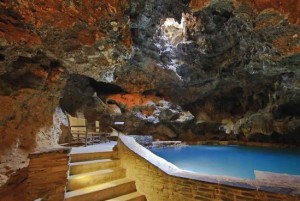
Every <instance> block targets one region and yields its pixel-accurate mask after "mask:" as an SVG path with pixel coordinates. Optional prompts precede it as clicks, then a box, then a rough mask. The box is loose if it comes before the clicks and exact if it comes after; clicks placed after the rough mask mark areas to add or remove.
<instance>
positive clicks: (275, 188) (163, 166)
mask: <svg viewBox="0 0 300 201" xmlns="http://www.w3.org/2000/svg"><path fill="white" fill-rule="evenodd" d="M118 143H122V144H124V145H125V146H126V147H127V148H128V149H130V150H131V151H132V152H134V153H135V154H137V155H138V156H140V157H141V158H143V159H144V160H146V161H148V162H149V163H151V164H152V165H154V166H155V167H157V168H159V169H160V170H161V171H163V172H164V173H166V174H167V175H170V176H174V177H179V178H185V179H191V180H195V181H200V182H206V183H211V184H217V185H224V186H228V187H233V188H241V189H248V190H257V191H265V192H271V193H276V194H286V195H291V196H297V197H298V198H300V192H299V191H297V189H295V188H292V187H287V186H279V185H272V184H270V183H266V182H264V181H260V180H251V179H242V178H236V177H229V176H217V175H204V174H200V173H195V172H190V171H186V170H182V169H180V168H178V167H177V166H175V165H174V164H172V163H170V162H168V161H166V160H165V159H163V158H161V157H159V156H157V155H155V154H154V153H152V152H151V151H150V150H148V149H146V148H145V147H143V146H142V145H140V144H138V143H137V142H136V141H135V139H134V138H133V137H130V136H127V135H123V134H120V136H119V142H118Z"/></svg>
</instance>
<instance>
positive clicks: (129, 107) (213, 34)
mask: <svg viewBox="0 0 300 201" xmlns="http://www.w3.org/2000/svg"><path fill="white" fill-rule="evenodd" d="M299 13H300V11H299V1H297V0H286V1H284V2H281V3H279V2H276V1H269V0H259V1H240V0H232V1H231V0H228V1H221V0H217V1H211V0H206V1H200V0H191V1H181V0H175V1H174V0H173V1H169V0H158V1H154V0H132V1H131V2H129V1H123V0H113V1H81V0H73V1H61V0H59V1H55V2H54V1H39V0H36V1H30V2H24V1H8V0H7V1H6V0H4V1H1V2H0V17H1V21H0V103H1V107H0V150H1V156H0V157H1V164H0V176H1V178H2V179H1V181H2V180H6V179H4V178H7V176H9V175H11V174H12V173H13V172H14V170H16V169H17V168H19V167H22V166H26V163H27V162H26V160H27V159H26V154H27V153H28V152H30V151H33V150H34V149H38V148H42V147H47V146H55V145H57V143H58V139H60V142H61V143H62V142H65V141H66V139H67V138H66V135H67V133H66V132H67V129H66V126H65V125H66V123H65V120H66V119H65V116H64V113H63V112H68V113H70V114H72V115H76V116H84V117H85V118H87V119H88V121H90V122H92V121H94V120H96V119H97V120H101V122H102V125H103V126H104V127H105V128H109V127H110V126H113V123H114V122H115V121H124V122H125V126H124V128H119V129H121V130H122V131H123V132H126V133H129V134H136V135H152V136H153V138H154V140H155V139H160V140H182V141H199V140H240V141H258V142H269V143H280V144H294V145H295V144H296V145H299V144H300V136H299V133H300V117H299V115H300V111H299V108H300V107H299V106H300V90H299V89H300V88H299V87H300V83H299V80H300V70H299V66H300V63H299V61H300V46H299V41H300V27H299ZM61 109H62V110H61ZM2 153H3V154H2ZM11 153H14V154H15V155H17V156H18V157H20V158H21V159H20V160H13V157H12V156H11ZM18 157H16V158H18ZM3 161H4V162H3ZM17 161H19V162H17ZM22 164H23V165H22ZM1 174H2V175H1ZM2 183H3V182H2Z"/></svg>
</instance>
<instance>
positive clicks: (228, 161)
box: [150, 145, 300, 179]
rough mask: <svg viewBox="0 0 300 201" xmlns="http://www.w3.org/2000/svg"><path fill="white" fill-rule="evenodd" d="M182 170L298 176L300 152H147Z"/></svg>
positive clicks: (194, 148) (200, 148)
mask: <svg viewBox="0 0 300 201" xmlns="http://www.w3.org/2000/svg"><path fill="white" fill-rule="evenodd" d="M150 150H151V151H152V152H153V153H155V154H156V155H158V156H160V157H162V158H164V159H166V160H167V161H169V162H171V163H173V164H174V165H176V166H177V167H179V168H180V169H183V170H188V171H193V172H199V173H202V174H212V175H221V176H233V177H239V178H245V179H255V175H254V170H259V171H267V172H274V173H280V174H284V173H286V174H290V175H300V149H296V148H295V149H286V148H261V147H248V146H230V145H228V146H221V145H190V146H185V147H180V148H178V147H164V148H152V149H150Z"/></svg>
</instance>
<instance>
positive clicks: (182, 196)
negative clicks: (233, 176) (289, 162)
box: [118, 136, 300, 201]
mask: <svg viewBox="0 0 300 201" xmlns="http://www.w3.org/2000/svg"><path fill="white" fill-rule="evenodd" d="M127 138H128V137H127V136H120V139H119V142H118V154H119V158H120V160H121V166H122V167H124V168H126V171H127V177H129V178H131V179H134V180H135V181H136V186H137V189H138V191H139V192H140V193H142V194H145V195H146V198H147V200H148V201H167V200H172V201H193V200H203V201H298V200H300V199H299V196H298V197H297V196H292V195H287V194H284V193H282V191H284V190H285V189H284V188H283V189H281V188H271V187H268V186H255V185H250V184H247V183H238V182H227V181H226V180H225V181H219V180H216V179H213V178H211V179H210V178H209V177H199V178H198V177H197V176H196V174H184V173H182V172H184V171H180V169H179V170H178V169H176V167H173V166H172V165H169V164H167V165H166V164H164V162H163V161H157V162H155V160H156V159H154V160H153V159H150V157H151V158H152V157H153V156H150V155H149V153H146V152H147V151H148V150H146V151H145V150H143V148H142V147H141V146H139V145H138V146H136V145H132V144H134V143H135V142H133V141H132V140H129V141H128V140H127ZM155 163H156V164H155ZM227 183H228V185H226V184H227ZM260 189H265V191H264V190H260ZM269 190H270V191H273V192H267V191H269ZM276 190H278V192H277V193H276ZM286 190H287V189H286Z"/></svg>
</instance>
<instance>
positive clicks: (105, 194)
mask: <svg viewBox="0 0 300 201" xmlns="http://www.w3.org/2000/svg"><path fill="white" fill-rule="evenodd" d="M135 191H136V187H135V182H134V181H133V180H131V179H127V178H123V179H118V180H114V181H110V182H107V183H104V184H99V185H94V186H90V187H86V188H82V189H79V190H75V191H71V192H67V193H66V194H65V201H96V200H97V201H102V200H108V199H112V198H114V197H118V196H122V195H125V194H129V193H132V192H135Z"/></svg>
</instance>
